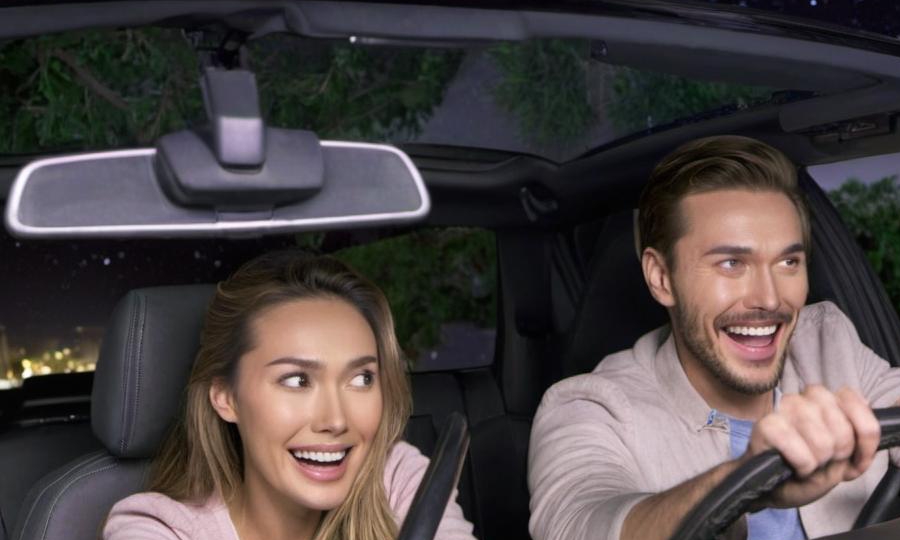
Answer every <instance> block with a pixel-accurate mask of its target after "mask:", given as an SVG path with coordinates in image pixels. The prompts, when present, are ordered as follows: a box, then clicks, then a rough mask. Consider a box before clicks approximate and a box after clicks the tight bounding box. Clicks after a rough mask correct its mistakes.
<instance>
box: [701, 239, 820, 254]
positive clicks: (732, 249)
mask: <svg viewBox="0 0 900 540" xmlns="http://www.w3.org/2000/svg"><path fill="white" fill-rule="evenodd" d="M802 251H805V250H804V249H803V244H802V243H800V242H797V243H795V244H791V245H789V246H788V247H786V248H784V249H783V250H781V253H779V254H778V256H779V257H784V256H785V255H790V254H791V253H800V252H802ZM752 253H753V249H752V248H749V247H746V246H729V245H724V246H716V247H714V248H712V249H710V250H709V251H707V252H706V253H704V254H703V256H704V257H705V256H707V255H750V254H752Z"/></svg>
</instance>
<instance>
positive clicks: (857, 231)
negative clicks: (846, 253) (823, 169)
mask: <svg viewBox="0 0 900 540" xmlns="http://www.w3.org/2000/svg"><path fill="white" fill-rule="evenodd" d="M829 196H830V198H831V200H832V202H833V203H834V205H835V207H837V209H838V211H839V212H840V214H841V217H842V218H843V220H844V223H846V224H847V227H848V228H849V229H850V232H851V233H853V235H854V236H855V237H856V240H857V242H859V245H860V246H861V247H862V248H863V251H865V252H866V256H867V257H868V259H869V263H871V265H872V268H874V269H875V272H876V273H877V274H878V276H879V277H880V278H881V282H882V283H883V284H884V287H885V289H886V290H887V293H888V296H890V298H891V301H892V302H893V304H894V306H895V307H896V308H897V309H898V311H900V218H898V216H900V185H898V183H897V178H896V177H895V176H891V177H889V178H883V179H881V180H879V181H878V182H875V183H873V184H870V185H866V184H863V183H862V182H860V181H859V180H856V179H851V180H849V181H848V182H846V183H845V184H844V185H843V186H841V187H840V188H838V189H836V190H834V191H832V192H830V193H829Z"/></svg>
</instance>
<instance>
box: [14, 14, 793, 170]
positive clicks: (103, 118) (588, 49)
mask: <svg viewBox="0 0 900 540" xmlns="http://www.w3.org/2000/svg"><path fill="white" fill-rule="evenodd" d="M193 38H194V36H191V35H186V34H185V33H183V32H181V31H180V30H177V29H160V28H144V29H133V30H110V31H85V32H74V33H68V34H60V35H53V36H44V37H40V38H34V39H27V40H18V41H12V42H7V43H4V44H0V154H22V153H46V152H56V151H65V150H88V149H90V150H96V149H107V148H122V147H134V146H148V145H151V144H152V143H153V141H154V140H155V139H156V138H157V137H159V136H160V135H161V134H163V133H167V132H171V131H174V130H176V129H179V128H181V127H184V126H189V125H193V124H197V123H199V122H203V121H204V112H203V107H202V100H201V96H200V91H199V89H198V85H197V81H198V79H199V66H198V60H197V58H198V55H197V53H196V51H195V50H194V47H195V45H196V40H195V39H193ZM600 46H602V45H601V44H599V43H592V42H590V41H588V40H559V39H544V40H531V41H525V42H506V43H497V44H490V45H479V46H477V47H470V48H463V49H459V48H451V49H440V48H422V47H418V48H417V47H385V46H368V45H361V44H359V43H356V44H354V43H351V42H348V41H343V40H342V41H321V40H311V39H304V38H300V37H296V36H292V35H286V34H272V35H268V36H265V37H263V38H261V39H258V40H255V41H252V42H250V43H249V45H248V47H247V50H246V54H245V55H244V61H245V62H246V64H247V66H248V67H249V68H250V69H252V70H253V71H254V72H255V73H256V75H257V80H258V85H259V89H260V96H261V101H262V107H263V114H264V116H265V117H266V119H267V121H268V122H269V123H270V124H271V125H274V126H280V127H289V128H304V129H310V130H313V131H315V132H316V133H318V134H319V136H320V137H321V138H331V139H352V140H363V141H377V142H392V143H432V144H441V145H453V146H467V147H478V148H490V149H498V150H507V151H514V152H523V153H529V154H534V155H538V156H543V157H546V158H548V159H551V160H554V161H565V160H569V159H572V158H574V157H576V156H578V155H580V154H582V153H584V152H586V151H588V150H590V149H592V148H596V147H598V146H601V145H604V144H607V143H610V142H613V141H615V140H617V139H619V138H622V137H625V136H629V135H634V134H636V133H641V132H648V131H650V130H653V129H658V128H659V127H660V126H665V125H667V124H669V123H671V122H675V121H685V119H688V120H689V119H691V118H695V117H697V116H698V115H701V116H708V115H709V114H730V113H733V112H737V111H741V110H744V109H748V108H752V107H755V106H759V105H762V104H765V103H767V102H768V101H770V100H771V99H772V98H773V96H776V95H778V96H780V98H779V99H784V95H785V94H784V92H780V89H775V88H765V87H755V86H743V85H735V84H726V83H720V82H715V80H714V76H713V77H712V78H711V80H702V81H701V80H694V79H687V78H683V77H677V76H673V75H666V74H661V73H654V72H649V71H641V70H636V69H632V68H628V67H623V66H616V65H611V64H608V63H605V62H603V61H600V60H599V59H600V58H602V57H603V55H602V54H597V51H596V48H597V47H600ZM713 75H714V74H713ZM779 92H780V93H779Z"/></svg>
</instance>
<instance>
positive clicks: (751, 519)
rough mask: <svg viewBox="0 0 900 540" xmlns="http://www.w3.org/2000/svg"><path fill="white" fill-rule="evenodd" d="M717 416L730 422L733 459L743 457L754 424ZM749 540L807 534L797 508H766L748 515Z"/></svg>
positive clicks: (790, 539)
mask: <svg viewBox="0 0 900 540" xmlns="http://www.w3.org/2000/svg"><path fill="white" fill-rule="evenodd" d="M716 414H718V416H721V417H723V418H724V419H725V420H726V421H727V422H728V427H729V433H731V457H732V458H733V459H736V458H739V457H741V456H742V455H744V452H746V451H747V446H748V445H749V444H750V432H751V431H753V422H751V421H750V420H738V419H736V418H731V417H728V416H726V415H723V414H721V413H716ZM747 540H806V533H805V532H804V531H803V525H801V524H800V512H798V511H797V509H796V508H783V509H782V508H766V509H765V510H760V511H759V512H754V513H752V514H747Z"/></svg>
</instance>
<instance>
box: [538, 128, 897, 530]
mask: <svg viewBox="0 0 900 540" xmlns="http://www.w3.org/2000/svg"><path fill="white" fill-rule="evenodd" d="M638 225H639V240H640V248H641V264H642V268H643V273H644V278H645V281H646V283H647V286H648V287H649V289H650V292H651V294H652V295H653V297H654V298H655V299H656V300H657V301H658V302H659V303H661V304H662V305H663V306H665V307H666V309H667V310H668V312H669V315H670V320H671V325H670V326H666V327H663V328H660V329H658V330H656V331H654V332H651V333H649V334H647V335H645V336H643V337H642V338H640V339H639V340H638V341H637V343H636V344H635V346H634V348H632V349H629V350H626V351H623V352H620V353H617V354H614V355H611V356H609V357H607V358H605V359H604V360H603V361H602V362H600V364H599V365H598V366H597V368H596V369H595V370H594V371H593V372H592V373H590V374H585V375H579V376H576V377H572V378H570V379H566V380H564V381H562V382H560V383H558V384H556V385H554V386H553V387H552V388H550V390H548V391H547V393H546V395H545V396H544V398H543V400H542V402H541V405H540V407H539V409H538V412H537V414H536V416H535V420H534V425H533V428H532V435H531V447H530V453H529V464H528V465H529V472H528V483H529V488H530V490H531V511H532V516H531V522H530V530H531V534H532V536H533V537H534V538H535V540H557V539H559V540H563V539H564V540H575V539H581V538H584V539H588V538H590V539H601V540H602V539H609V540H618V539H621V540H636V539H640V540H646V539H654V538H658V539H666V538H669V537H670V536H671V534H672V533H673V532H674V531H675V529H676V527H677V526H678V524H679V523H680V521H681V520H682V519H683V518H684V516H685V515H686V514H687V513H688V512H689V511H690V509H691V508H693V506H694V505H695V504H696V503H697V502H699V501H700V500H701V499H702V498H703V497H704V496H705V495H706V494H707V493H709V491H710V490H711V489H712V487H713V486H715V485H716V484H717V483H718V482H720V481H721V480H722V479H723V478H725V477H726V476H727V475H728V474H729V473H730V472H731V471H733V470H734V469H735V468H737V466H738V465H739V464H740V463H742V462H743V461H744V460H746V459H748V458H749V457H751V456H754V455H756V454H759V453H760V452H763V451H765V450H767V449H770V448H774V449H776V450H778V451H779V452H780V453H781V454H782V455H783V456H784V457H785V459H786V460H787V461H788V463H789V464H790V465H791V466H792V467H793V469H794V470H795V472H796V479H795V480H794V481H792V482H789V483H787V484H785V485H784V486H782V487H781V488H780V489H779V490H777V491H776V492H775V493H774V494H773V495H772V496H771V497H769V498H768V499H767V500H764V501H761V504H762V507H763V508H764V509H762V510H761V511H758V512H755V513H752V514H749V517H748V518H747V519H746V521H745V520H743V519H742V520H741V521H739V522H738V523H737V524H736V525H735V526H734V527H732V530H730V532H731V533H733V534H734V535H735V536H737V537H742V536H744V535H745V534H746V535H747V536H748V538H750V540H760V539H790V540H794V539H803V538H815V537H818V536H822V535H825V534H830V533H836V532H841V531H845V530H848V529H849V528H850V526H851V525H852V523H853V521H854V519H855V517H856V515H857V513H858V512H859V510H860V508H861V507H862V504H863V503H864V502H865V500H866V498H867V496H868V495H869V494H870V493H871V492H872V490H873V489H874V487H875V486H876V485H877V483H878V481H879V480H880V479H881V476H882V475H883V474H884V471H885V470H886V467H887V459H888V458H887V455H886V453H885V452H882V453H881V454H879V455H878V456H876V455H875V451H876V447H877V444H878V440H879V436H880V433H879V427H878V423H877V421H876V420H875V417H874V415H873V414H872V410H871V408H870V405H871V407H885V406H890V405H893V404H894V403H896V402H897V400H898V398H900V370H898V369H892V368H891V367H890V366H889V365H888V363H887V362H886V361H885V360H883V359H881V358H879V357H878V356H877V355H875V354H874V353H873V352H872V351H871V350H870V349H868V348H867V347H866V346H865V345H863V344H862V343H861V342H860V340H859V338H858V336H857V334H856V331H855V329H854V328H853V325H852V323H851V322H850V321H849V319H847V317H846V316H844V315H843V314H842V313H841V312H840V311H839V310H838V309H837V307H836V306H834V305H833V304H831V303H827V302H823V303H819V304H814V305H810V306H806V307H804V305H805V303H806V297H807V292H808V281H807V273H806V268H807V257H808V254H809V246H810V232H809V216H808V211H807V209H806V206H805V202H804V199H803V197H802V195H801V194H800V192H799V190H798V187H797V180H796V172H795V168H794V166H793V165H792V164H791V163H790V161H789V160H788V159H787V158H786V157H785V156H784V155H783V154H782V153H781V152H779V151H778V150H775V149H774V148H772V147H770V146H768V145H766V144H763V143H761V142H759V141H755V140H753V139H748V138H745V137H736V136H722V137H710V138H707V139H701V140H698V141H694V142H691V143H688V144H686V145H684V146H682V147H681V148H679V149H677V150H676V151H675V152H674V153H673V154H671V155H670V156H668V157H667V158H665V159H664V160H663V161H662V162H661V163H660V164H659V165H658V166H657V167H656V169H655V170H654V171H653V174H652V175H651V178H650V181H649V183H648V185H647V187H646V188H645V189H644V193H643V194H642V196H641V200H640V204H639V219H638ZM597 330H598V331H602V330H603V329H602V328H598V329H597ZM745 531H746V532H745Z"/></svg>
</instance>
